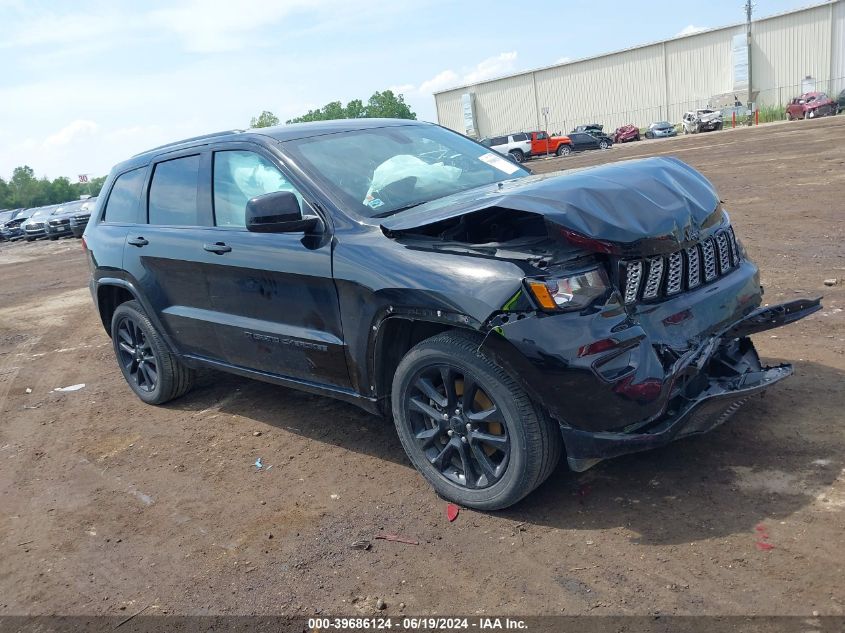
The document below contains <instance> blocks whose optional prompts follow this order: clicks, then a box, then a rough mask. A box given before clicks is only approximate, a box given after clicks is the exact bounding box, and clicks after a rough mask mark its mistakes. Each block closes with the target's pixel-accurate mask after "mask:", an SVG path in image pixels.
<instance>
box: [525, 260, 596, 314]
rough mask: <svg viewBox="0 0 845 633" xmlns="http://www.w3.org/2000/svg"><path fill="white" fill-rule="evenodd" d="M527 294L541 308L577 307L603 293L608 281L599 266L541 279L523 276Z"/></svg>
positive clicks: (586, 304) (587, 303)
mask: <svg viewBox="0 0 845 633" xmlns="http://www.w3.org/2000/svg"><path fill="white" fill-rule="evenodd" d="M526 283H527V284H528V288H529V289H530V290H531V294H532V296H533V297H534V299H535V300H536V301H537V303H538V305H539V306H540V307H541V308H542V309H543V310H551V311H558V312H566V311H570V310H581V309H583V308H586V307H587V306H589V305H590V304H591V303H593V301H595V300H596V299H598V298H599V297H602V296H604V295H606V294H607V292H608V290H610V284H609V282H608V280H607V275H606V274H605V272H604V269H603V268H592V269H590V270H584V271H580V272H573V273H567V274H566V275H561V276H556V277H548V278H545V279H527V280H526Z"/></svg>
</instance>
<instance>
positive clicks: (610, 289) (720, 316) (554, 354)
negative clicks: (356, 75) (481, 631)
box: [83, 119, 821, 510]
mask: <svg viewBox="0 0 845 633" xmlns="http://www.w3.org/2000/svg"><path fill="white" fill-rule="evenodd" d="M587 136H589V135H587ZM433 146H434V147H440V148H442V151H441V154H442V156H444V157H447V158H444V159H442V160H440V161H437V162H435V163H432V162H429V161H428V160H425V159H423V158H419V156H418V154H419V155H425V156H427V157H428V156H430V152H431V150H432V147H433ZM102 191H103V193H102V197H103V201H102V203H101V204H99V205H98V207H97V213H96V215H95V216H94V217H92V219H91V221H90V222H89V225H88V228H87V229H86V231H85V237H84V240H83V245H84V246H85V248H86V253H87V257H88V260H89V266H90V269H91V271H92V277H91V280H90V288H91V293H92V296H93V299H94V303H95V306H96V310H97V311H98V314H99V318H100V319H101V321H102V324H103V326H104V327H105V329H106V331H107V332H108V333H109V335H110V336H111V339H112V343H113V350H114V353H115V356H116V359H117V365H118V367H119V369H120V371H121V372H122V373H123V376H124V378H125V379H126V382H127V384H128V385H129V387H130V388H131V389H132V391H134V393H135V394H136V395H137V396H138V397H139V398H140V399H141V400H143V401H144V402H146V403H149V404H162V403H165V402H167V401H169V400H172V399H174V398H177V397H179V396H181V395H182V394H184V393H186V392H187V391H188V390H189V389H190V387H191V385H192V382H193V379H194V371H195V370H196V369H198V368H201V367H206V368H215V369H221V370H225V371H230V372H233V373H236V374H239V375H242V376H249V377H253V378H257V379H260V380H265V381H268V382H272V383H276V384H281V385H287V386H290V387H295V388H298V389H302V390H305V391H309V392H312V393H318V394H323V395H328V396H332V397H335V398H339V399H342V400H345V401H347V402H351V403H354V404H356V405H358V406H360V407H362V408H363V409H365V410H367V411H370V412H372V413H377V414H382V415H385V416H388V417H392V418H393V420H394V423H395V427H396V430H397V433H398V435H399V438H400V440H401V443H402V446H403V447H404V449H405V450H406V452H407V454H408V456H409V458H410V460H411V462H412V463H413V464H414V465H415V466H416V467H417V469H419V471H420V472H421V473H422V475H423V476H424V477H425V478H426V479H427V480H428V481H429V482H430V483H431V485H432V486H433V487H434V488H435V489H436V490H437V491H438V492H439V493H440V494H441V495H442V496H444V497H446V498H447V499H451V500H453V501H455V502H458V503H460V504H463V505H465V506H470V507H474V508H479V509H484V510H491V509H497V508H503V507H507V506H509V505H511V504H513V503H515V502H516V501H517V500H519V499H520V498H522V497H524V496H525V495H526V494H528V493H529V492H530V491H531V490H532V489H534V488H535V487H537V486H538V485H539V484H540V483H541V482H542V481H543V480H544V479H546V478H547V477H548V475H549V474H550V473H551V472H552V470H553V469H554V468H555V466H556V464H557V462H558V458H559V456H560V455H561V454H562V453H563V454H565V455H566V459H567V462H568V464H569V466H570V467H571V468H572V469H573V470H576V471H583V470H585V469H587V468H589V467H591V466H592V465H594V464H596V463H597V462H599V461H601V460H602V459H606V458H610V457H613V456H617V455H622V454H625V453H631V452H635V451H641V450H644V449H648V448H654V447H657V446H661V445H665V444H668V443H669V442H671V441H672V440H674V439H676V438H680V437H684V436H687V435H695V434H698V433H702V432H705V431H708V430H710V429H712V428H714V427H716V426H718V425H720V424H722V423H723V422H725V420H727V418H728V417H729V416H730V415H731V414H732V413H733V412H734V411H736V409H737V408H738V407H739V406H740V405H741V403H742V402H744V401H745V400H747V399H748V398H749V397H750V396H751V395H752V394H756V393H759V392H761V391H763V390H764V389H766V388H769V387H771V386H772V385H774V384H775V383H776V382H778V381H780V380H781V379H784V378H786V377H787V376H789V375H790V374H791V373H792V368H791V366H790V365H777V366H774V367H763V366H762V365H761V363H760V359H759V358H758V356H757V353H756V352H755V350H754V344H753V343H752V341H751V339H750V338H749V335H750V334H752V333H757V332H761V331H763V330H767V329H771V328H775V327H778V326H780V325H784V324H786V323H790V322H792V321H795V320H797V319H800V318H802V317H803V316H806V315H808V314H810V313H812V312H814V311H816V310H819V309H820V308H821V304H820V300H819V299H814V300H802V299H798V300H794V301H791V302H789V303H786V304H782V305H772V306H767V307H760V306H761V301H762V290H761V287H760V281H759V271H758V269H757V267H756V266H755V265H754V264H753V263H752V262H751V261H750V260H749V259H748V256H747V254H746V252H745V250H744V249H743V247H742V245H741V244H740V243H739V241H738V240H737V239H736V237H735V235H734V231H733V228H732V227H731V223H730V218H729V217H728V214H727V213H726V212H725V210H724V209H723V208H722V205H721V203H720V201H719V196H718V194H717V192H716V191H715V189H714V188H713V186H712V185H711V184H710V182H709V181H708V180H707V179H706V178H704V176H702V175H701V174H699V173H698V172H696V171H695V170H694V169H693V168H692V167H689V166H688V165H686V164H684V163H682V162H681V161H679V160H678V159H675V158H668V157H660V158H647V159H642V160H639V161H626V162H624V163H617V164H607V165H603V166H600V167H593V168H590V169H583V170H577V171H573V172H568V173H567V172H564V173H561V174H543V175H538V176H533V175H531V174H530V172H529V171H528V170H527V169H525V168H523V167H521V166H520V165H516V164H514V163H513V162H511V161H509V160H508V159H506V158H504V157H499V156H493V155H492V154H491V152H489V150H488V148H486V147H484V146H482V145H479V144H477V143H475V142H473V141H472V140H470V139H468V138H466V137H464V136H461V135H459V134H457V133H455V132H452V131H450V130H447V129H445V128H442V127H439V126H436V125H433V124H427V123H422V122H417V121H407V120H384V119H379V120H367V119H358V120H354V119H352V120H340V121H320V122H314V123H305V124H298V125H287V126H280V127H276V128H265V129H262V130H261V132H260V133H257V132H252V131H247V132H232V133H221V134H214V135H209V136H206V137H199V138H194V139H189V140H186V141H184V142H181V143H175V144H171V145H168V146H165V147H160V148H157V149H155V150H151V151H149V152H146V153H143V154H139V155H137V156H134V157H132V158H130V159H128V160H127V161H125V162H123V163H120V164H119V165H117V166H116V167H115V168H114V169H113V170H112V171H111V173H110V175H109V177H108V179H107V181H106V183H105V185H104V187H103V190H102ZM649 191H650V192H654V191H659V192H661V195H646V194H645V193H643V192H649ZM341 324H342V325H341ZM112 397H113V398H114V397H118V396H117V394H112ZM303 423H304V424H308V422H307V421H305V422H303ZM336 423H337V424H343V423H344V421H343V420H337V421H336Z"/></svg>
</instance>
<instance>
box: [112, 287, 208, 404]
mask: <svg viewBox="0 0 845 633" xmlns="http://www.w3.org/2000/svg"><path fill="white" fill-rule="evenodd" d="M111 336H112V347H113V349H114V355H115V358H116V359H117V364H118V366H119V367H120V371H121V372H122V373H123V377H124V378H125V379H126V383H127V384H128V385H129V386H130V387H131V388H132V391H134V392H135V395H136V396H138V397H139V398H140V399H141V400H143V401H144V402H146V403H147V404H164V403H165V402H169V401H170V400H173V399H174V398H178V397H179V396H181V395H184V394H185V393H186V392H187V391H188V390H189V389H190V388H191V387H192V386H193V383H194V371H193V370H191V369H189V368H188V367H186V366H185V365H184V364H182V362H181V361H180V360H179V359H178V358H177V357H176V355H174V354H173V353H171V352H170V350H169V349H168V348H167V345H166V344H165V343H164V340H163V339H162V338H161V335H160V334H159V333H158V332H157V331H156V329H155V326H153V324H152V322H151V321H150V319H149V317H147V315H146V313H145V312H144V309H143V308H142V307H141V305H140V304H139V303H138V302H137V301H127V302H126V303H121V304H120V305H119V306H118V307H117V310H115V311H114V316H113V317H112V321H111ZM139 359H143V360H139ZM151 371H152V373H151Z"/></svg>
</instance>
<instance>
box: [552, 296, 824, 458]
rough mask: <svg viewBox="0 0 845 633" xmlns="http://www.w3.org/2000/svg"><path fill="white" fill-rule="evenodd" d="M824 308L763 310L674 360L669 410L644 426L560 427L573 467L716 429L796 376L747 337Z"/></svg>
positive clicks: (795, 305)
mask: <svg viewBox="0 0 845 633" xmlns="http://www.w3.org/2000/svg"><path fill="white" fill-rule="evenodd" d="M820 308H821V300H820V299H814V300H806V299H802V300H797V301H793V302H790V303H786V304H782V305H778V306H771V307H765V308H760V309H758V310H755V311H754V312H752V313H751V314H749V315H748V316H746V317H744V318H743V319H741V320H739V321H738V322H736V323H734V324H732V325H731V326H729V327H728V328H726V329H725V330H724V331H723V332H721V333H720V334H717V335H714V336H712V337H710V338H709V339H708V340H707V341H706V342H705V343H704V344H702V345H701V346H700V347H699V348H697V349H696V350H694V351H693V352H691V353H689V354H687V355H685V356H684V357H682V358H681V359H679V360H678V361H677V362H676V363H675V365H674V367H673V368H672V375H671V384H672V388H671V390H670V397H669V399H668V400H667V403H666V407H665V413H664V414H663V415H661V416H660V417H658V418H657V419H655V420H654V421H651V422H649V423H648V424H646V425H645V426H640V427H638V428H636V429H634V430H630V431H628V432H624V431H623V432H603V431H598V432H595V431H592V432H591V431H585V430H581V429H576V428H571V427H566V426H563V425H561V433H562V434H563V440H564V443H565V445H566V455H567V461H568V463H569V467H570V468H571V469H572V470H574V471H576V472H582V471H584V470H587V469H588V468H590V467H591V466H594V465H595V464H597V463H598V462H600V461H602V460H604V459H608V458H611V457H618V456H619V455H625V454H628V453H635V452H639V451H644V450H649V449H652V448H656V447H658V446H663V445H665V444H668V443H669V442H671V441H673V440H676V439H678V438H682V437H687V436H690V435H697V434H700V433H706V432H707V431H710V430H712V429H714V428H716V427H717V426H719V425H720V424H722V423H723V422H725V421H726V420H727V419H728V418H730V417H731V415H733V414H734V413H735V412H736V411H737V409H739V407H740V406H742V404H743V403H744V402H745V401H746V400H747V399H748V398H749V397H750V396H752V395H754V394H756V393H760V392H762V391H763V390H765V389H766V388H768V387H770V386H771V385H773V384H774V383H776V382H778V381H780V380H783V379H784V378H786V377H788V376H790V375H792V366H791V365H789V364H784V365H778V366H776V367H763V366H762V365H761V363H760V358H759V357H758V355H757V352H756V350H755V349H754V345H753V343H752V342H751V339H749V338H748V336H749V335H750V334H753V333H756V332H761V331H763V330H767V329H771V328H775V327H780V326H781V325H785V324H787V323H791V322H793V321H797V320H798V319H801V318H803V317H805V316H807V315H809V314H812V313H813V312H815V311H817V310H819V309H820Z"/></svg>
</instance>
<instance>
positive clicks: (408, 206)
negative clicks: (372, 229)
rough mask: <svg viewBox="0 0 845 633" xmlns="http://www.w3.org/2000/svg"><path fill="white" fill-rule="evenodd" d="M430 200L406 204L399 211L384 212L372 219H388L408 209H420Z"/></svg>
mask: <svg viewBox="0 0 845 633" xmlns="http://www.w3.org/2000/svg"><path fill="white" fill-rule="evenodd" d="M426 202H428V200H423V201H422V202H414V203H413V204H406V205H405V206H404V207H399V208H398V209H391V210H390V211H382V212H381V213H376V214H375V215H371V216H370V217H371V218H386V217H387V216H389V215H393V214H394V213H399V212H400V211H407V210H408V209H413V208H414V207H418V206H420V205H421V204H425V203H426Z"/></svg>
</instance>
